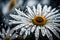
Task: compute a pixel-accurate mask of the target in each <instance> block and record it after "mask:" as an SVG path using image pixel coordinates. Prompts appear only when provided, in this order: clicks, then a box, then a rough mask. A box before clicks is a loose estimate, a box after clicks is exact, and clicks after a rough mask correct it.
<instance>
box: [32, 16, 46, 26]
mask: <svg viewBox="0 0 60 40" xmlns="http://www.w3.org/2000/svg"><path fill="white" fill-rule="evenodd" d="M32 21H33V24H35V25H37V26H41V25H44V24H46V19H45V18H44V17H43V16H35V17H34V19H33V20H32Z"/></svg>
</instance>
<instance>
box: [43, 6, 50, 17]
mask: <svg viewBox="0 0 60 40" xmlns="http://www.w3.org/2000/svg"><path fill="white" fill-rule="evenodd" d="M50 11H51V6H49V7H48V8H47V13H44V14H43V16H47V14H49V12H50Z"/></svg>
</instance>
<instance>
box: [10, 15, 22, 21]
mask: <svg viewBox="0 0 60 40" xmlns="http://www.w3.org/2000/svg"><path fill="white" fill-rule="evenodd" d="M10 16H11V17H12V18H14V19H16V20H21V18H20V16H19V15H14V14H10Z"/></svg>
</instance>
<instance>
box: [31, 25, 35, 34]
mask: <svg viewBox="0 0 60 40" xmlns="http://www.w3.org/2000/svg"><path fill="white" fill-rule="evenodd" d="M35 28H36V25H34V26H33V27H32V29H31V32H32V33H33V32H34V30H35Z"/></svg>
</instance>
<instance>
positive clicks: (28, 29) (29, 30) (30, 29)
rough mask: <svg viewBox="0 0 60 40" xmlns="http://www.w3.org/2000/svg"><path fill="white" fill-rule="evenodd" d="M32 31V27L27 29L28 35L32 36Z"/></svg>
mask: <svg viewBox="0 0 60 40" xmlns="http://www.w3.org/2000/svg"><path fill="white" fill-rule="evenodd" d="M30 30H31V27H29V28H28V29H27V31H28V35H30Z"/></svg>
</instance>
